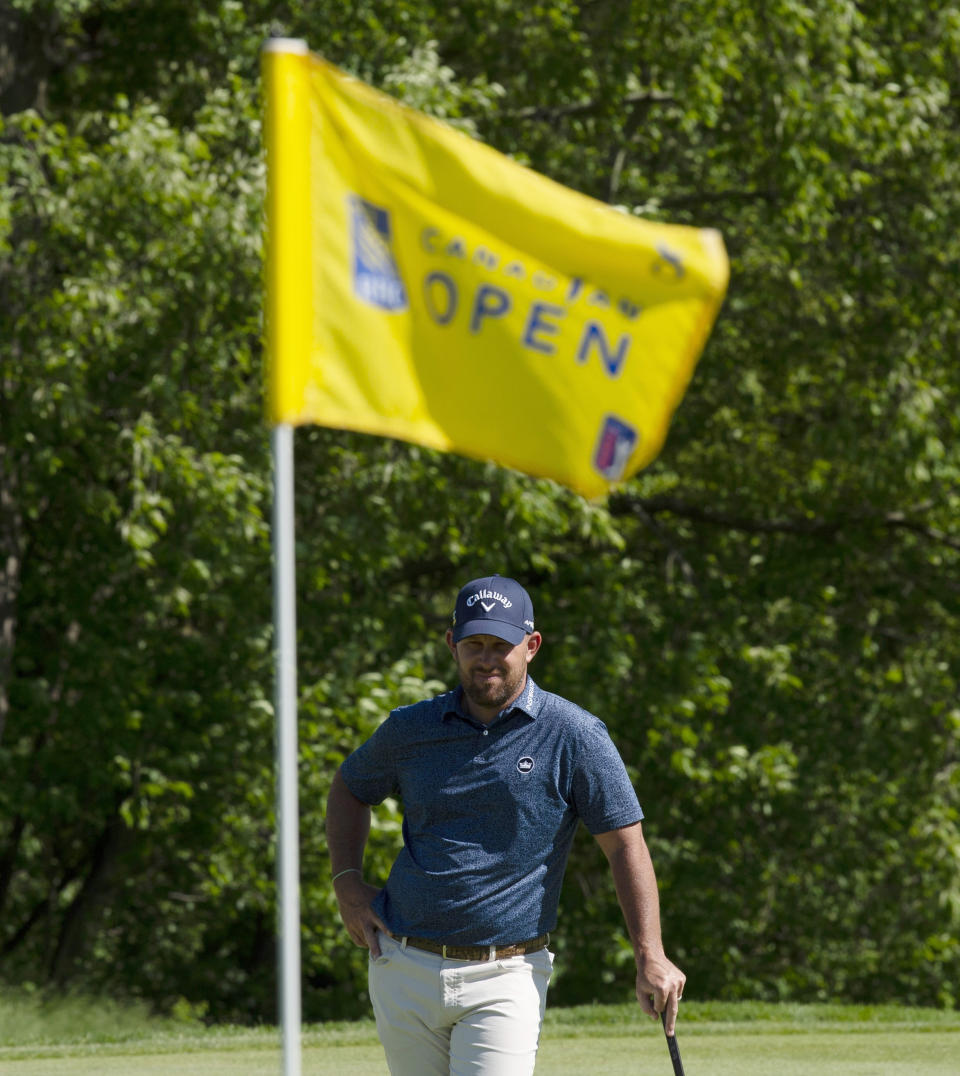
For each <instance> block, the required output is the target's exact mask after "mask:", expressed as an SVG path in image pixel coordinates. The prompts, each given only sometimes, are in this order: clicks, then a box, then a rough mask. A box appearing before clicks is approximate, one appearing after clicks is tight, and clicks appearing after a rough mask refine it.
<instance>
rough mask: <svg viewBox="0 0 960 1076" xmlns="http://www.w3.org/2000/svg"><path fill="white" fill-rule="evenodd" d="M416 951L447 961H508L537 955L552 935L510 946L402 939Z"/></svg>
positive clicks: (427, 939) (401, 939)
mask: <svg viewBox="0 0 960 1076" xmlns="http://www.w3.org/2000/svg"><path fill="white" fill-rule="evenodd" d="M399 940H400V942H401V944H403V943H406V944H407V945H409V946H411V947H412V948H414V949H423V951H424V952H426V953H436V954H437V955H438V956H442V957H443V958H444V959H445V960H478V961H485V960H506V958H507V957H510V956H525V955H526V954H527V953H536V952H538V951H539V950H540V949H543V948H545V947H546V946H547V945H549V944H550V935H549V934H541V935H540V936H539V937H537V938H530V940H529V941H522V942H513V943H511V944H510V945H444V943H443V942H437V941H431V940H430V939H429V938H400V939H399Z"/></svg>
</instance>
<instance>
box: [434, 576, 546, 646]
mask: <svg viewBox="0 0 960 1076" xmlns="http://www.w3.org/2000/svg"><path fill="white" fill-rule="evenodd" d="M533 630H534V629H533V602H532V601H531V600H530V595H529V594H528V593H527V592H526V591H525V590H524V589H523V587H522V586H520V584H519V583H518V582H517V581H516V579H509V578H508V577H507V576H505V575H487V576H484V578H482V579H473V580H471V582H469V583H467V584H466V585H465V586H463V587H461V588H460V593H459V594H458V595H457V604H456V606H455V607H454V610H453V641H454V642H455V643H459V642H460V640H461V639H464V638H466V636H468V635H495V636H496V637H497V638H498V639H505V640H506V641H507V642H508V643H513V645H514V646H516V644H517V643H519V642H522V641H523V639H524V637H525V636H527V635H529V634H530V632H532V631H533Z"/></svg>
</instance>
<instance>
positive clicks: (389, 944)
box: [369, 934, 553, 1076]
mask: <svg viewBox="0 0 960 1076" xmlns="http://www.w3.org/2000/svg"><path fill="white" fill-rule="evenodd" d="M378 938H379V941H380V949H381V952H382V955H381V956H380V957H378V958H377V959H376V960H374V959H373V958H372V957H371V959H370V965H369V985H370V998H371V1000H372V1001H373V1011H374V1015H375V1016H376V1018H377V1031H378V1033H379V1035H380V1041H381V1042H382V1043H383V1048H384V1051H385V1052H386V1055H387V1064H388V1065H389V1067H390V1072H391V1076H530V1074H531V1073H532V1072H533V1066H534V1063H535V1062H536V1059H537V1046H538V1044H539V1042H540V1026H541V1024H542V1023H543V1013H544V1009H545V1008H546V1004H547V984H548V983H549V982H550V973H551V972H552V970H553V954H552V953H550V952H548V950H546V949H541V950H540V951H539V952H536V953H529V954H527V955H526V956H512V957H508V958H507V959H506V960H490V961H486V962H484V963H475V962H474V961H471V960H447V959H444V957H442V956H439V955H437V954H434V953H425V952H424V951H423V950H422V949H414V948H413V947H412V946H407V945H401V943H400V942H399V941H395V940H394V939H393V938H391V937H389V935H385V934H379V935H378Z"/></svg>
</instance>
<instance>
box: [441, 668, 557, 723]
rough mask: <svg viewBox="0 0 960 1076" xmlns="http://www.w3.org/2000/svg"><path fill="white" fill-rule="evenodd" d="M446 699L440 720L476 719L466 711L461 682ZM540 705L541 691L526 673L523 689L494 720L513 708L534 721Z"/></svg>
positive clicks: (541, 702) (541, 700)
mask: <svg viewBox="0 0 960 1076" xmlns="http://www.w3.org/2000/svg"><path fill="white" fill-rule="evenodd" d="M446 699H447V701H446V705H445V706H444V709H443V711H442V713H441V714H440V718H441V720H443V721H446V720H448V719H449V718H451V717H462V718H463V719H464V720H466V721H475V720H476V719H475V718H473V717H471V716H470V715H469V714H468V713H467V710H466V707H465V706H464V705H463V685H462V684H458V685H457V687H456V688H454V690H453V691H448V692H447V696H446ZM542 705H543V692H542V691H541V690H540V688H539V687H537V685H536V684H535V683H534V681H533V677H532V676H531V675H530V674H529V673H527V682H526V683H525V684H524V685H523V691H521V692H520V694H519V695H518V696H517V698H515V699H514V700H513V702H512V703H511V704H510V705H509V706H508V707H507V709H506V710H504V711H503V712H502V713H499V714H497V716H496V717H495V718H494V720H495V721H499V720H500V719H501V718H502V717H505V716H506V715H507V714H510V713H513V711H514V710H519V711H520V712H521V713H523V714H526V716H527V717H529V718H530V719H531V720H532V721H536V719H537V715H538V714H539V713H540V709H541V707H542Z"/></svg>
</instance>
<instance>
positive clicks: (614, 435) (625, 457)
mask: <svg viewBox="0 0 960 1076" xmlns="http://www.w3.org/2000/svg"><path fill="white" fill-rule="evenodd" d="M639 440H640V434H639V433H638V432H637V430H636V428H635V427H633V426H631V425H630V424H629V423H627V422H624V421H623V419H620V418H617V417H616V416H615V415H607V416H605V418H604V420H603V423H602V425H601V426H600V436H599V437H598V438H597V448H596V451H595V452H594V455H593V465H594V467H596V469H597V470H598V471H599V472H600V474H602V475H603V477H604V478H606V479H607V481H608V482H616V481H617V479H619V478H621V477H623V472H624V470H625V469H626V466H627V463H628V462H629V460H630V457H631V456H632V455H633V450H634V449H635V448H636V447H637V442H638V441H639Z"/></svg>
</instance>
